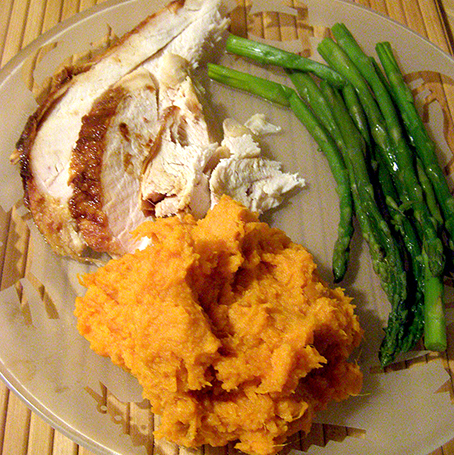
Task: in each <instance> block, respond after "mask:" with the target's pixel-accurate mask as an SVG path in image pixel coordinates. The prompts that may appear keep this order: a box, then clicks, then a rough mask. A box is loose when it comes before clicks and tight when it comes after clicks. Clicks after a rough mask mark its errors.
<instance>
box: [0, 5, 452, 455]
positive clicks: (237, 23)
mask: <svg viewBox="0 0 454 455" xmlns="http://www.w3.org/2000/svg"><path fill="white" fill-rule="evenodd" d="M295 4H296V5H299V6H296V7H295V8H293V7H288V6H286V4H284V2H282V3H281V2H279V1H277V0H276V1H273V0H262V1H260V0H253V1H251V2H250V4H248V5H249V6H248V7H247V8H242V7H238V6H236V4H235V3H233V4H228V5H227V6H228V7H229V8H230V11H231V18H232V29H233V30H235V31H238V30H243V31H244V30H248V32H249V35H250V37H252V38H254V39H261V40H266V41H269V42H271V43H272V44H275V45H277V46H280V47H283V48H285V49H288V50H293V51H299V52H304V53H305V54H307V55H311V56H312V57H313V58H316V59H318V58H319V57H318V55H317V53H316V51H315V49H316V45H317V42H318V41H319V40H320V39H321V38H322V37H323V36H325V35H326V33H327V31H328V30H327V28H328V27H330V26H331V25H333V24H334V23H335V22H345V23H346V25H347V26H348V27H349V28H350V30H351V31H352V32H353V33H354V35H355V36H356V37H357V38H358V40H359V41H360V43H361V44H362V45H363V47H364V49H365V51H366V52H367V53H370V54H373V53H374V43H376V42H378V41H383V40H389V41H391V42H392V43H393V45H394V48H395V49H396V52H397V54H398V56H399V59H400V62H401V64H402V67H403V68H404V70H405V72H406V73H408V80H409V81H410V83H411V85H412V87H413V88H414V90H415V93H417V95H418V100H419V103H420V107H421V109H422V110H423V112H424V114H425V115H427V116H428V119H429V121H430V128H431V133H432V135H433V136H434V138H435V139H436V140H437V142H438V144H439V150H438V151H439V156H440V160H441V162H442V164H443V165H445V166H447V169H449V164H450V160H451V159H452V153H451V148H450V144H454V135H453V128H452V126H453V123H452V118H451V115H450V112H451V111H452V109H453V108H454V105H452V104H451V103H450V102H449V100H450V99H452V100H454V97H452V96H451V97H450V94H451V92H452V90H453V81H454V62H453V60H452V59H451V58H450V57H449V56H448V55H446V54H445V53H443V52H442V51H441V50H439V49H438V48H437V47H435V46H434V45H432V44H431V43H429V42H428V41H427V40H425V39H423V38H422V37H421V36H419V35H417V34H416V33H414V32H412V31H410V30H409V29H407V28H405V27H403V26H401V25H399V24H397V23H395V22H393V21H391V20H389V19H388V18H385V17H383V16H381V15H379V14H377V13H374V12H372V11H371V10H368V9H366V8H363V7H360V6H358V5H355V4H352V3H349V2H346V1H340V0H337V1H336V0H307V1H306V2H305V5H302V4H297V3H295ZM161 5H162V3H161V2H158V1H157V0H128V1H123V2H119V1H115V2H107V3H103V4H101V5H100V6H97V7H95V8H93V9H91V10H89V11H87V12H84V13H82V14H79V15H77V16H75V17H73V18H71V19H70V20H69V21H66V22H64V23H62V24H60V25H59V26H57V27H55V28H54V29H52V30H51V31H49V32H48V33H46V34H44V35H43V36H41V37H40V38H39V39H38V40H36V41H35V42H34V43H32V44H31V45H30V46H28V47H27V48H26V49H24V50H23V51H22V52H21V53H20V54H19V55H17V56H16V57H15V58H14V59H13V60H12V61H11V62H10V63H8V64H7V65H6V66H5V67H4V68H3V70H2V71H1V73H0V105H1V106H2V109H1V110H0V124H1V125H2V133H1V142H0V148H1V150H0V152H1V153H0V159H1V166H0V181H1V182H2V191H1V194H0V204H1V210H0V214H1V217H0V223H2V224H1V227H2V229H1V232H3V233H4V235H3V237H2V239H0V240H1V241H2V244H1V254H2V261H1V264H2V268H1V271H2V277H1V289H2V290H1V292H0V331H1V334H2V335H1V340H2V343H1V349H0V373H1V376H2V377H3V379H4V381H5V382H6V384H7V385H8V387H10V388H11V389H12V390H13V391H15V392H16V393H17V394H18V395H19V396H20V397H21V398H22V399H23V400H24V401H25V402H26V403H27V404H28V406H30V407H31V408H32V409H33V410H34V411H36V412H37V413H39V414H40V415H41V416H42V417H43V418H44V419H45V420H46V421H47V422H49V423H50V424H51V425H52V426H53V427H54V428H56V429H58V430H60V431H61V432H63V433H64V434H66V435H67V436H69V437H70V438H71V439H73V440H74V441H76V442H77V443H79V444H82V445H84V446H85V447H87V448H88V449H90V450H92V451H93V452H96V453H100V454H101V453H106V454H107V453H118V454H128V455H130V454H144V453H152V451H154V450H158V452H159V453H161V452H163V453H166V454H167V453H176V452H177V451H178V450H180V452H185V451H186V449H182V448H181V449H178V448H177V447H175V446H174V445H173V444H170V443H167V442H165V441H155V440H154V439H153V434H152V432H153V427H154V425H156V424H157V423H158V418H156V417H154V416H153V415H152V413H151V411H150V409H149V406H148V403H147V402H146V401H143V400H142V398H141V389H140V387H139V385H138V383H137V381H136V380H135V379H134V378H132V377H131V376H130V375H129V374H127V373H126V372H124V371H122V370H120V369H119V368H117V367H115V366H113V365H112V364H111V363H110V361H109V360H108V359H105V358H101V357H99V356H97V355H95V354H94V353H93V352H92V351H91V350H90V349H89V346H88V343H87V342H86V341H85V340H84V339H83V338H82V337H81V336H80V335H79V334H78V332H77V330H76V320H75V317H74V315H73V311H74V300H75V297H76V296H77V295H80V294H82V293H83V292H84V289H83V288H82V287H81V286H80V284H79V282H78V275H80V274H81V273H85V272H87V271H88V270H89V269H90V267H89V266H87V265H83V264H79V263H76V262H74V261H72V260H69V259H66V258H61V257H57V256H56V255H55V254H53V253H52V251H51V250H50V248H49V247H48V245H47V244H46V243H45V242H44V241H43V239H42V238H41V236H40V235H39V234H38V233H37V231H36V229H35V227H34V226H33V223H31V222H30V216H29V215H28V213H27V210H26V208H25V207H24V206H23V203H22V185H21V181H20V177H19V172H18V169H15V168H13V166H12V165H11V164H10V162H9V156H10V154H11V152H12V151H13V150H14V146H15V143H16V141H17V139H18V138H19V135H20V133H21V131H22V129H23V127H24V124H25V122H26V119H27V117H28V115H30V114H31V113H32V112H33V111H34V109H35V108H36V105H37V104H36V101H35V98H34V96H33V93H32V92H33V90H34V89H36V88H39V87H40V86H42V85H43V84H44V83H45V79H46V77H48V76H50V75H52V74H53V72H54V71H55V70H56V69H57V68H58V66H59V65H60V64H61V63H62V62H64V61H66V62H68V60H67V59H68V57H69V56H72V55H74V54H81V53H85V52H87V51H90V50H93V49H94V47H96V46H97V44H99V43H101V42H102V41H103V39H104V38H105V37H106V36H110V35H112V32H113V34H115V35H117V36H120V35H122V34H123V33H124V32H126V31H128V30H129V29H131V28H132V27H134V26H135V25H136V24H137V23H139V22H140V20H141V19H143V18H144V17H145V16H146V15H148V14H150V13H152V12H154V11H156V10H157V9H158V8H159V7H160V6H161ZM222 61H223V63H224V64H226V65H229V66H232V67H235V68H237V69H241V70H244V71H249V72H251V73H255V74H258V75H262V76H263V75H265V76H266V77H271V78H273V79H275V80H280V81H285V79H284V75H283V73H282V72H280V71H278V70H274V69H264V68H260V67H257V66H255V65H253V64H251V63H249V62H245V61H244V60H242V59H238V58H235V57H232V56H223V57H222ZM201 75H202V76H203V69H202V71H201ZM205 82H206V85H207V90H208V92H209V93H210V94H211V95H212V103H213V104H214V106H216V116H217V117H218V120H219V121H220V122H221V121H222V119H223V118H225V117H226V116H229V117H234V118H236V119H237V120H239V121H245V120H246V119H247V118H249V117H250V116H251V115H252V114H254V113H257V112H263V113H266V115H267V116H268V119H269V120H270V121H271V122H273V123H275V124H277V125H280V126H281V127H282V133H280V134H278V135H275V136H270V137H267V138H265V139H264V140H263V142H262V146H263V149H264V152H265V154H267V155H268V156H270V157H273V158H275V159H278V160H280V161H281V162H282V163H283V166H284V170H285V171H287V172H298V173H300V175H301V176H303V177H304V178H305V179H306V181H307V187H306V188H304V189H303V190H302V191H301V192H299V193H298V194H297V195H295V196H293V197H292V198H291V199H290V200H289V201H288V203H286V204H285V205H284V206H282V207H281V208H280V209H278V210H276V211H274V212H273V213H272V214H268V215H266V216H265V217H264V219H265V220H266V221H268V222H270V223H271V224H273V225H275V226H277V227H279V228H282V229H283V230H285V231H286V232H287V233H288V234H289V236H290V237H291V238H292V239H293V240H294V241H296V242H299V243H302V244H303V245H304V246H306V247H307V248H308V249H309V250H310V251H311V252H312V253H313V254H314V257H315V260H316V262H317V263H318V264H319V269H320V273H321V275H322V276H323V278H324V279H325V280H326V281H328V282H331V281H332V275H331V268H330V264H331V254H332V248H333V243H334V240H335V236H336V228H337V221H338V203H337V196H336V192H335V187H334V181H333V178H332V176H331V174H330V172H329V168H328V165H327V163H326V161H325V159H324V156H323V155H322V153H321V152H319V151H318V150H317V147H316V146H315V143H314V142H313V140H312V139H311V137H310V136H309V134H308V133H307V132H306V131H305V130H304V128H303V127H302V126H301V124H299V123H298V121H297V120H296V119H295V118H294V117H293V115H292V114H291V113H290V112H289V111H287V110H286V109H283V108H279V107H276V106H271V105H269V104H267V103H265V102H263V101H261V100H259V99H256V98H253V97H250V96H248V95H246V94H243V93H240V92H237V91H234V90H232V89H230V88H227V87H222V86H220V85H218V84H215V83H210V82H209V81H205ZM447 100H448V101H447ZM452 102H454V101H452ZM342 286H343V287H345V288H346V289H347V291H348V293H349V294H350V295H351V296H352V297H354V299H355V303H356V305H357V311H358V314H359V316H360V319H361V323H362V326H363V328H364V329H365V338H364V342H363V344H362V347H361V351H360V352H359V354H358V362H359V363H360V364H361V366H362V369H363V371H364V375H365V381H364V389H363V393H362V394H361V395H360V396H357V397H352V398H351V399H349V400H347V401H345V402H343V403H340V404H337V405H332V406H331V407H330V409H329V410H327V411H326V412H324V413H322V414H321V415H319V416H318V417H317V421H316V424H315V425H314V432H313V433H312V434H311V436H310V438H309V439H307V440H301V439H300V438H299V437H294V438H292V439H291V447H292V448H295V449H297V450H298V449H299V450H303V449H304V450H307V451H308V453H317V454H318V453H320V454H327V453H329V454H349V455H352V454H364V453H374V452H375V453H380V454H388V453H389V454H395V453H413V454H419V453H420V454H426V453H428V452H430V451H431V450H434V449H436V448H437V447H439V446H441V445H442V444H444V443H445V442H447V441H449V440H451V439H452V438H453V437H454V428H453V426H452V422H453V420H454V406H453V404H452V402H451V398H450V395H451V396H452V383H451V381H450V374H449V373H450V371H449V368H448V367H449V364H448V362H447V361H446V360H451V359H454V354H453V353H452V352H447V353H446V354H441V355H429V356H428V355H426V353H424V352H418V351H414V352H411V353H409V355H408V356H407V358H405V359H403V358H400V359H399V361H398V362H397V363H396V365H394V366H393V367H392V368H390V369H389V371H386V372H383V371H382V370H381V369H380V368H379V365H378V359H377V352H378V348H379V345H380V342H381V339H382V333H383V327H384V326H385V325H386V319H387V314H388V312H389V304H388V302H387V300H386V297H385V295H384V293H383V292H382V290H381V288H380V285H379V283H378V281H377V279H376V277H375V275H374V273H373V271H372V267H371V264H370V261H369V257H368V252H367V246H366V245H365V244H364V242H363V241H362V239H361V236H360V235H359V234H358V233H356V235H355V237H354V242H353V249H352V253H351V264H350V268H349V271H348V274H347V277H346V279H345V280H344V282H343V283H342ZM452 295H453V293H452V288H451V286H450V282H449V281H447V285H446V297H447V302H448V304H447V305H448V309H447V317H448V322H451V321H452V313H451V306H452V305H451V304H452ZM448 330H449V332H450V333H449V336H450V340H452V338H453V335H452V326H451V325H449V326H448ZM451 345H452V342H451ZM451 374H452V372H451ZM322 431H324V434H325V436H324V437H323V436H320V435H321V434H322ZM327 440H328V443H326V441H327ZM309 441H311V442H309ZM211 451H212V452H213V453H214V452H216V453H218V452H219V449H212V448H206V449H205V452H211ZM226 451H229V452H231V451H232V449H231V448H230V447H229V448H227V449H226ZM192 452H193V451H192ZM200 452H201V453H202V451H201V450H200Z"/></svg>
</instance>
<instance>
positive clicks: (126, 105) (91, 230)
mask: <svg viewBox="0 0 454 455" xmlns="http://www.w3.org/2000/svg"><path fill="white" fill-rule="evenodd" d="M157 92H158V90H157V87H156V85H155V82H154V79H153V78H152V75H151V74H150V73H149V72H148V71H147V70H145V69H143V68H141V67H139V68H138V69H137V70H135V71H133V72H132V73H130V74H129V75H127V76H125V77H124V78H123V79H121V80H120V81H119V82H118V83H117V84H115V85H114V86H113V87H112V88H111V89H109V90H107V91H106V92H104V94H103V95H102V96H101V97H100V98H98V100H97V101H96V102H95V103H94V104H93V106H92V109H91V111H90V113H89V114H88V115H86V116H85V117H84V118H83V120H82V126H81V130H80V132H79V139H78V140H77V143H76V146H75V148H74V150H73V152H72V159H71V169H70V184H71V186H72V187H73V193H72V195H71V198H70V201H69V206H70V210H71V213H72V216H73V218H74V220H75V222H76V223H77V230H78V232H79V234H80V235H81V236H82V237H83V239H84V240H85V242H86V243H87V245H88V246H89V247H90V248H91V249H93V250H94V251H100V252H108V253H109V254H110V255H122V254H124V253H125V252H126V251H128V249H130V242H131V231H132V230H133V229H134V228H136V227H137V226H138V225H139V224H140V223H142V222H143V221H144V220H145V216H144V214H143V212H142V210H141V206H140V202H139V201H140V176H141V174H142V166H143V162H144V160H145V159H146V158H147V157H148V155H149V153H150V150H151V148H152V144H153V141H154V140H155V138H156V134H157V127H158V94H157Z"/></svg>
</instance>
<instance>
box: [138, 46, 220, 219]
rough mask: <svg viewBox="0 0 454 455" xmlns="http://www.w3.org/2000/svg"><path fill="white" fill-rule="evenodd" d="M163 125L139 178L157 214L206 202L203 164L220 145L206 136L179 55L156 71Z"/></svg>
mask: <svg viewBox="0 0 454 455" xmlns="http://www.w3.org/2000/svg"><path fill="white" fill-rule="evenodd" d="M159 85H160V108H161V109H162V111H161V112H162V122H161V125H162V128H161V131H160V133H159V140H157V141H156V143H157V144H156V149H155V150H154V152H153V154H152V159H151V160H150V161H149V163H148V165H147V167H146V168H145V171H144V174H143V178H142V186H141V192H142V199H143V201H144V203H145V205H146V206H147V207H148V209H149V210H150V211H151V213H152V214H153V215H155V216H157V217H163V216H170V215H174V214H176V213H180V212H182V211H191V212H192V213H193V214H194V216H196V217H200V216H203V215H204V214H205V213H206V211H207V210H208V208H209V207H210V196H209V188H208V176H207V175H206V173H205V169H206V167H207V164H208V163H209V162H210V160H211V158H212V157H213V156H214V154H215V152H216V151H217V149H218V144H217V143H216V142H213V141H212V140H211V138H210V134H209V128H208V126H207V124H206V121H205V117H204V115H203V109H202V105H201V104H200V101H199V99H198V94H197V91H196V88H195V87H194V84H193V81H192V79H191V77H190V75H189V66H188V64H187V62H186V61H185V60H184V59H183V58H181V57H180V56H177V55H174V54H168V55H167V56H166V58H164V59H163V60H162V67H161V68H160V74H159Z"/></svg>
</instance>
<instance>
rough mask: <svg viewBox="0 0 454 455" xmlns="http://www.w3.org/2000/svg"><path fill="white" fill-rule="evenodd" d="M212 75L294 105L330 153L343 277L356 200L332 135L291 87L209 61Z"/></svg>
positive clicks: (336, 256)
mask: <svg viewBox="0 0 454 455" xmlns="http://www.w3.org/2000/svg"><path fill="white" fill-rule="evenodd" d="M208 76H209V77H210V78H211V79H214V80H216V81H218V82H221V83H223V84H226V85H229V86H231V87H234V88H238V89H242V90H245V91H247V92H249V93H252V94H254V95H258V96H261V97H262V98H264V99H266V100H268V101H270V102H272V103H276V104H280V105H282V106H286V107H290V108H291V109H292V110H293V112H294V113H295V115H296V117H297V118H298V119H299V120H300V121H301V123H303V125H304V126H305V127H306V128H307V129H308V130H309V131H310V132H311V135H312V137H313V138H314V140H315V141H316V142H317V144H318V146H319V147H320V149H321V150H322V152H323V153H324V155H325V156H326V158H327V160H328V164H329V166H330V169H331V172H332V174H333V176H334V179H335V180H336V184H337V187H336V191H337V194H338V196H339V206H340V218H339V223H338V235H337V240H336V242H335V245H334V250H333V273H334V275H335V276H343V274H344V273H345V269H346V266H347V261H348V249H349V246H350V241H351V237H352V235H353V222H352V219H353V202H352V196H351V192H350V182H349V178H348V172H347V169H346V167H345V163H344V161H343V158H342V156H341V154H340V153H339V151H338V149H337V147H336V144H335V142H334V141H333V139H332V138H331V136H330V135H329V134H328V133H327V131H326V129H325V128H324V127H323V125H322V124H321V123H320V121H319V120H318V119H317V118H316V117H315V115H314V114H313V113H312V112H311V110H310V109H309V108H308V107H307V106H306V105H305V104H304V103H303V101H302V100H301V99H300V98H299V97H298V95H297V94H296V92H295V91H294V90H293V89H291V88H290V87H287V86H285V85H283V84H278V83H276V82H273V81H269V80H266V79H262V78H259V77H256V76H251V75H249V74H246V73H243V72H240V71H236V70H233V69H231V68H226V67H223V66H220V65H216V64H213V63H209V64H208Z"/></svg>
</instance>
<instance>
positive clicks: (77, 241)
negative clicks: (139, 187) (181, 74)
mask: <svg viewBox="0 0 454 455" xmlns="http://www.w3.org/2000/svg"><path fill="white" fill-rule="evenodd" d="M219 4H220V1H219V0H179V1H174V2H172V3H170V4H169V5H167V6H166V7H165V8H163V9H162V10H161V11H159V12H158V13H156V14H153V15H151V16H149V17H148V18H147V19H146V20H144V21H143V22H142V23H141V24H139V25H138V26H137V27H136V28H135V29H134V30H132V31H131V32H129V33H127V34H126V35H125V36H124V37H123V38H121V39H120V40H119V41H118V42H117V43H115V45H114V46H112V47H111V48H109V49H108V50H107V52H106V53H105V54H103V55H102V56H100V57H97V58H96V60H95V61H93V62H91V63H90V64H89V65H87V66H84V67H83V68H78V69H77V70H75V71H74V72H73V73H68V77H67V79H66V80H65V81H64V82H63V83H61V84H60V85H59V86H58V87H57V88H56V89H55V90H54V92H52V93H51V94H50V95H49V97H48V98H47V99H46V100H45V101H44V103H43V104H42V105H41V106H40V107H39V108H38V110H37V111H36V112H35V114H34V115H32V116H31V117H30V119H29V122H28V123H27V125H26V128H25V130H24V132H23V135H22V137H21V139H20V140H19V142H18V146H17V148H18V152H19V153H20V155H21V174H22V177H23V182H24V187H25V199H26V201H27V204H28V206H29V208H30V211H31V213H32V215H33V217H34V220H35V222H36V224H37V226H38V228H39V229H40V230H41V232H42V233H43V234H44V236H45V237H46V238H47V240H48V241H49V243H50V244H51V245H52V247H53V248H54V250H55V251H57V252H59V253H61V254H69V255H72V256H76V257H79V256H80V255H82V254H83V253H84V249H85V247H86V246H87V242H86V241H85V239H84V238H83V237H82V236H81V235H80V232H79V231H78V223H77V222H76V221H75V220H74V218H73V217H72V215H71V211H70V209H69V206H68V204H69V201H70V199H71V197H72V196H73V185H71V184H70V181H71V179H70V163H71V156H72V151H73V149H74V147H75V144H76V142H77V140H78V138H79V131H80V129H81V125H82V119H83V118H84V116H86V115H88V114H89V113H90V112H91V109H92V106H93V103H94V102H95V101H96V100H98V98H100V97H101V96H102V95H103V93H104V92H105V91H106V90H108V89H110V88H111V87H112V86H113V85H114V84H115V83H117V82H118V81H119V80H120V79H122V78H123V77H124V76H126V75H127V74H129V73H130V72H131V71H132V70H134V69H136V68H137V67H138V66H139V65H141V64H143V63H144V62H146V63H147V64H148V65H151V63H150V62H151V61H152V59H153V58H154V57H156V59H159V57H160V56H161V55H162V54H163V49H164V48H166V46H168V48H170V46H169V43H172V42H173V41H174V40H175V38H177V37H178V38H179V41H178V42H176V43H174V45H173V47H177V48H184V47H185V43H186V48H187V52H186V54H187V55H188V57H191V58H190V59H193V60H194V61H195V60H196V59H197V58H198V57H199V56H200V52H201V50H199V49H197V50H194V49H192V44H193V42H194V33H195V31H198V32H199V34H200V36H199V37H198V42H199V43H200V42H203V41H204V40H205V39H207V38H208V37H209V36H210V35H211V34H213V33H214V32H213V30H217V27H221V28H225V25H226V23H225V21H220V16H219V13H218V8H219ZM213 21H217V22H216V23H213ZM207 24H210V25H207ZM191 25H193V26H192V27H191ZM202 25H203V26H204V27H205V28H203V27H202ZM188 31H189V32H188ZM185 33H189V35H190V38H189V39H185V38H184V37H182V35H184V34H185ZM155 64H156V63H155ZM152 66H153V65H151V66H150V68H151V67H152ZM123 216H124V217H125V218H127V214H124V215H123Z"/></svg>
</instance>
